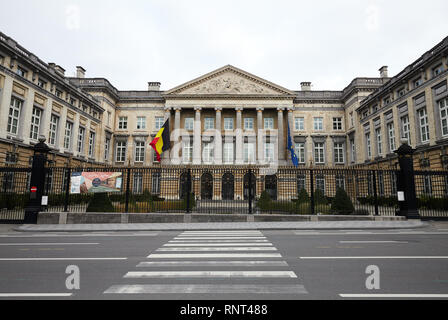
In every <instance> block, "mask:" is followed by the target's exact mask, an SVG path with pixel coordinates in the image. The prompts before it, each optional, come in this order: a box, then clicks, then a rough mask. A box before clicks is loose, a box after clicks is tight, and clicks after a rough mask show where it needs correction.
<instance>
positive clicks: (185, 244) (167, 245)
mask: <svg viewBox="0 0 448 320" xmlns="http://www.w3.org/2000/svg"><path fill="white" fill-rule="evenodd" d="M163 246H164V247H221V246H272V244H271V243H266V242H264V243H256V242H255V243H254V242H247V243H237V242H229V243H197V242H194V243H167V244H164V245H163Z"/></svg>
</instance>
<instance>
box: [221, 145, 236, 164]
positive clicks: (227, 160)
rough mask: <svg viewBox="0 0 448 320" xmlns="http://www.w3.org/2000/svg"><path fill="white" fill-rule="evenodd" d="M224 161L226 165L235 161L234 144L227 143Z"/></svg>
mask: <svg viewBox="0 0 448 320" xmlns="http://www.w3.org/2000/svg"><path fill="white" fill-rule="evenodd" d="M223 160H224V163H233V160H234V155H233V142H225V143H224V154H223Z"/></svg>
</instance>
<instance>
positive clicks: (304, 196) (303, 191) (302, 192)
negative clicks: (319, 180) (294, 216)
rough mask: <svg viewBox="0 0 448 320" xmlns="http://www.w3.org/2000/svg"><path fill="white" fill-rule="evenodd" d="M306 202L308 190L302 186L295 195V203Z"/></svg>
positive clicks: (308, 199) (308, 200)
mask: <svg viewBox="0 0 448 320" xmlns="http://www.w3.org/2000/svg"><path fill="white" fill-rule="evenodd" d="M306 202H310V197H309V195H308V192H306V189H305V188H303V189H301V190H300V192H299V195H298V197H297V203H298V204H301V203H306Z"/></svg>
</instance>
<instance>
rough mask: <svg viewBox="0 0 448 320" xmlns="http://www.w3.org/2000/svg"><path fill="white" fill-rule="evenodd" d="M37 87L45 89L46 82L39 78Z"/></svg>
mask: <svg viewBox="0 0 448 320" xmlns="http://www.w3.org/2000/svg"><path fill="white" fill-rule="evenodd" d="M37 85H38V86H39V87H41V88H42V89H45V87H46V85H47V82H46V81H45V80H43V79H42V78H39V79H38V80H37Z"/></svg>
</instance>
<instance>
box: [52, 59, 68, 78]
mask: <svg viewBox="0 0 448 320" xmlns="http://www.w3.org/2000/svg"><path fill="white" fill-rule="evenodd" d="M48 65H49V66H50V68H52V69H54V71H56V73H57V74H59V75H60V76H63V77H65V69H64V68H62V67H61V66H60V65H57V64H56V63H53V62H50V63H48Z"/></svg>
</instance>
